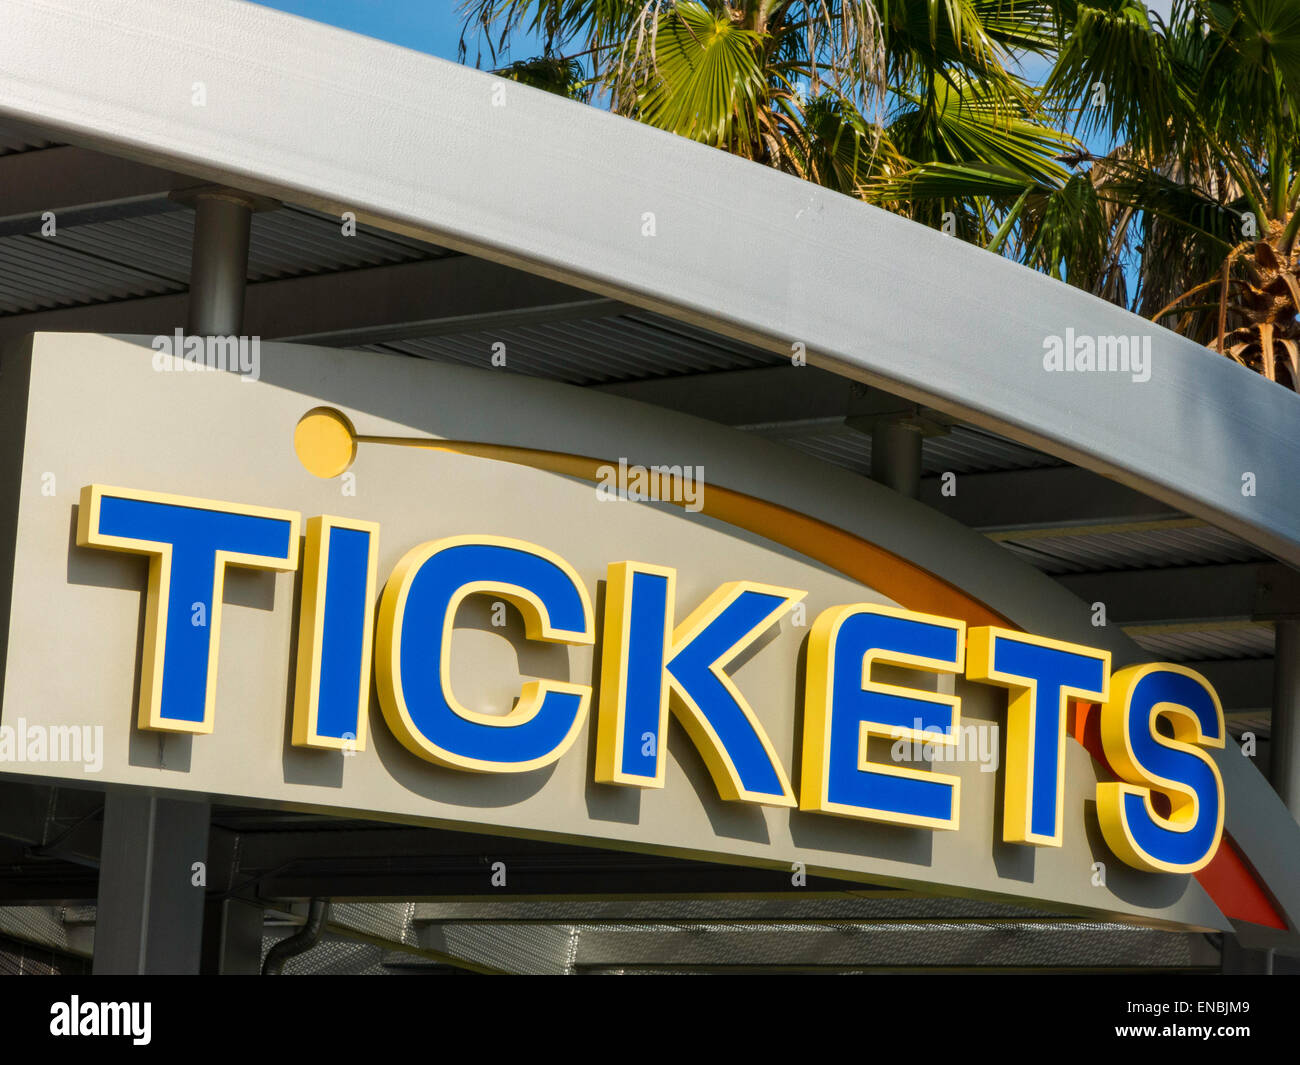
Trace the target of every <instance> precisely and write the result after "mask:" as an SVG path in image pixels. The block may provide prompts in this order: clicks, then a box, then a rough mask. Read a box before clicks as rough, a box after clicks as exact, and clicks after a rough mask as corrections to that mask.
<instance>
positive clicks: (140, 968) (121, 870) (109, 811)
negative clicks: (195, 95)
mask: <svg viewBox="0 0 1300 1065" xmlns="http://www.w3.org/2000/svg"><path fill="white" fill-rule="evenodd" d="M185 199H186V201H187V202H190V203H192V205H193V207H194V214H195V217H194V248H193V258H192V261H191V269H190V299H189V314H188V321H187V323H186V330H187V332H188V333H190V334H191V335H196V336H233V335H237V334H238V333H239V332H240V331H241V329H242V328H243V319H244V283H245V280H246V278H247V276H248V244H249V235H250V232H251V226H252V213H253V210H254V209H255V207H256V206H257V203H256V201H255V200H254V199H253V198H252V197H248V196H245V195H244V194H242V193H239V192H236V191H234V190H231V189H223V188H202V189H197V190H193V191H192V192H191V193H189V194H188V195H187V196H186V197H185ZM210 813H211V811H210V808H209V806H208V804H207V803H205V802H190V801H187V800H184V799H170V798H161V797H158V796H155V795H151V794H149V793H148V792H145V791H143V790H136V789H129V788H121V789H117V788H112V789H109V791H108V794H107V795H106V796H105V802H104V837H103V845H102V849H101V860H100V867H99V898H98V906H97V910H96V917H95V958H94V971H95V972H96V973H197V972H198V971H199V963H200V953H201V949H202V941H203V926H204V920H203V917H204V896H205V885H206V882H207V861H208V828H209V819H210ZM216 916H217V920H216V924H217V927H218V929H219V935H218V939H219V941H220V943H221V944H222V945H224V944H225V941H226V940H227V939H232V945H233V939H239V938H241V937H239V936H233V937H232V933H233V928H232V927H231V925H230V922H229V920H227V918H230V917H232V916H236V915H233V914H228V913H221V914H218V915H216ZM238 916H239V917H245V918H246V919H245V920H243V921H239V920H236V924H239V925H240V926H241V927H242V926H246V927H247V928H248V929H251V927H252V923H253V922H252V918H251V916H248V915H244V914H242V913H241V914H239V915H238ZM258 916H259V927H258V934H259V937H260V914H259V915H258ZM242 938H247V937H246V936H245V937H242ZM226 953H227V952H226V951H225V950H224V949H219V950H218V951H217V957H218V958H224V957H225V956H226ZM258 953H260V942H259V944H258ZM218 964H220V962H218Z"/></svg>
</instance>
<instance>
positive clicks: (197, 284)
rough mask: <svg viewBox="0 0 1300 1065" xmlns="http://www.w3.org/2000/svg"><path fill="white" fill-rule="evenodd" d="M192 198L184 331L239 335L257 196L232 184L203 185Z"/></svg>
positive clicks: (197, 334)
mask: <svg viewBox="0 0 1300 1065" xmlns="http://www.w3.org/2000/svg"><path fill="white" fill-rule="evenodd" d="M193 202H194V215H195V217H194V249H193V257H192V259H191V263H190V306H189V320H188V322H187V323H186V327H185V330H186V332H187V333H188V334H190V335H192V336H235V335H238V334H239V332H240V331H241V330H242V329H243V324H244V283H245V281H246V280H247V277H248V241H249V234H250V232H251V227H252V220H253V209H254V206H255V201H254V200H253V198H252V197H249V196H244V195H242V194H241V193H238V192H235V191H233V190H231V189H203V190H201V191H199V192H198V193H196V194H195V195H194V197H193Z"/></svg>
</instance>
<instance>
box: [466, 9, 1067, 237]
mask: <svg viewBox="0 0 1300 1065" xmlns="http://www.w3.org/2000/svg"><path fill="white" fill-rule="evenodd" d="M464 9H465V12H466V24H467V28H468V27H471V26H473V27H478V28H481V29H483V30H485V31H486V34H485V36H487V38H488V39H489V40H490V41H491V40H493V39H494V38H493V36H492V35H493V31H495V32H496V36H495V42H496V45H497V47H500V46H503V45H505V44H507V43H508V42H509V39H510V36H511V34H512V33H515V32H518V31H521V30H522V31H525V32H527V33H531V34H534V35H536V36H539V37H540V38H541V39H542V41H543V48H544V52H545V54H544V55H543V56H542V57H541V58H540V59H530V60H526V61H524V62H523V63H515V64H511V65H509V66H507V67H504V68H502V69H501V70H500V73H502V74H504V75H505V76H507V77H515V78H519V79H520V80H529V81H530V83H531V84H534V85H541V86H542V87H544V88H549V89H551V90H552V91H558V92H562V93H565V94H566V95H573V94H574V93H575V91H587V92H590V91H592V90H595V91H596V92H597V93H598V94H599V96H600V97H601V99H602V100H603V101H604V102H605V103H606V104H607V105H608V106H609V108H610V109H611V110H613V111H615V112H617V113H620V114H625V115H629V116H631V117H633V118H636V119H638V120H639V121H642V122H645V123H648V124H650V125H652V126H656V127H658V128H660V129H665V130H669V131H671V132H673V133H677V134H679V135H681V136H685V137H690V138H692V139H694V140H698V141H701V142H703V143H705V144H709V145H712V146H714V147H717V148H721V149H723V150H726V151H729V152H732V153H734V154H736V155H739V156H742V157H743V158H746V159H752V160H754V161H756V162H759V163H763V164H765V165H768V166H772V167H775V168H777V169H780V170H783V171H786V172H788V173H791V174H795V175H798V176H799V177H802V178H805V179H807V180H810V181H814V182H817V183H818V184H821V185H825V186H827V187H829V188H833V189H836V190H837V191H840V192H844V193H848V194H850V195H862V194H863V187H864V184H865V182H866V181H867V180H868V179H869V178H870V177H871V176H872V175H873V174H877V173H904V172H906V171H907V170H910V169H912V168H913V167H914V166H915V165H916V163H917V161H918V159H919V160H924V161H932V160H934V159H936V158H942V159H944V160H946V161H950V160H958V161H961V162H964V163H968V164H970V165H973V166H976V167H978V166H980V165H981V164H982V163H985V162H991V163H993V164H994V165H995V167H996V168H997V169H998V173H999V175H1001V176H1003V177H1005V176H1006V175H1007V173H1010V174H1012V175H1013V176H1016V175H1019V174H1020V170H1019V169H1018V168H1021V167H1024V168H1026V172H1027V173H1028V174H1030V175H1032V176H1034V177H1036V178H1039V177H1051V178H1053V179H1057V180H1064V179H1065V178H1066V177H1067V176H1068V175H1067V174H1066V173H1065V171H1064V170H1063V168H1062V167H1061V165H1060V164H1059V163H1057V162H1055V161H1054V159H1053V156H1054V155H1056V154H1059V153H1060V152H1061V151H1062V150H1063V148H1064V147H1066V146H1068V145H1069V144H1071V143H1072V141H1071V140H1070V138H1067V137H1063V136H1061V135H1059V134H1054V133H1052V131H1042V130H1038V129H1031V128H1030V127H1031V125H1032V123H1030V122H1029V121H1028V116H1029V114H1030V112H1031V110H1032V108H1033V92H1032V90H1031V89H1030V87H1029V86H1028V85H1027V84H1026V83H1025V82H1024V81H1023V80H1022V79H1021V78H1020V77H1018V76H1017V75H1016V74H1015V73H1014V72H1013V71H1012V69H1011V67H1012V66H1013V63H1012V61H1013V60H1014V59H1015V58H1016V57H1017V56H1018V55H1020V54H1023V53H1027V52H1038V53H1040V54H1043V53H1046V51H1047V50H1048V49H1049V48H1050V47H1051V46H1052V45H1053V43H1054V37H1053V36H1052V26H1053V23H1052V18H1053V15H1054V8H1053V5H1052V4H1051V3H1050V2H1048V0H468V2H467V3H465V5H464ZM575 62H577V63H580V71H581V72H580V73H575V72H574V68H573V66H572V65H571V64H573V63H575ZM539 69H541V70H543V72H544V73H546V74H547V75H558V76H554V77H548V78H546V79H539V78H538V77H536V74H537V71H538V70H539ZM918 152H919V153H921V154H920V155H919V156H918V155H915V154H913V153H918ZM934 152H939V153H940V154H939V155H935V154H932V153H934ZM1012 198H1013V199H1014V197H1012ZM950 208H951V210H950ZM930 213H932V214H934V216H935V220H936V223H937V222H938V220H939V219H941V218H943V217H944V216H946V215H948V214H950V213H951V214H952V216H953V217H954V219H955V220H956V221H955V222H954V227H955V228H956V229H958V230H960V231H961V232H962V233H964V234H966V235H967V236H970V237H972V238H974V237H975V236H976V231H977V229H978V228H979V227H980V225H981V224H982V225H983V226H984V227H985V228H986V229H987V228H988V227H989V226H990V225H991V224H992V221H991V220H992V218H993V217H994V215H995V213H996V212H995V210H994V205H993V204H992V202H991V201H989V200H988V198H987V197H985V198H984V199H983V200H982V201H981V202H979V203H974V204H972V203H967V202H965V201H963V202H960V203H957V202H954V203H953V204H951V205H939V206H938V207H937V208H936V209H935V210H934V211H931V212H930ZM990 233H991V230H990ZM986 235H987V234H986Z"/></svg>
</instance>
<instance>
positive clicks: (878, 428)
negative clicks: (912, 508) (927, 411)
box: [871, 418, 925, 499]
mask: <svg viewBox="0 0 1300 1065" xmlns="http://www.w3.org/2000/svg"><path fill="white" fill-rule="evenodd" d="M924 437H925V433H924V431H923V430H922V428H921V426H919V425H917V424H915V423H913V422H911V421H905V420H903V419H899V418H882V419H880V420H879V421H877V422H876V423H875V425H874V426H872V429H871V479H872V480H873V481H879V482H880V483H881V484H883V485H887V486H888V487H890V488H892V489H893V490H894V491H895V492H898V493H900V494H901V495H905V496H910V497H911V498H912V499H915V498H917V496H919V495H920V494H921V442H922V440H923V439H924Z"/></svg>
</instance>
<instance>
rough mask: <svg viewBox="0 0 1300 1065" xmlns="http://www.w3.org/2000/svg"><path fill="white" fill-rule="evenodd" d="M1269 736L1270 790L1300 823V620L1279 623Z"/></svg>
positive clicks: (1277, 626) (1274, 660)
mask: <svg viewBox="0 0 1300 1065" xmlns="http://www.w3.org/2000/svg"><path fill="white" fill-rule="evenodd" d="M1276 628H1277V650H1276V651H1275V652H1274V658H1273V718H1272V728H1271V732H1270V737H1269V750H1270V751H1271V752H1272V759H1271V760H1272V763H1273V764H1272V767H1271V770H1270V778H1271V779H1272V782H1273V788H1274V790H1275V791H1276V792H1277V793H1278V795H1279V796H1280V797H1281V799H1282V801H1283V802H1284V803H1285V804H1286V808H1287V809H1288V810H1290V811H1291V816H1292V817H1294V818H1295V819H1296V820H1297V821H1300V621H1279V622H1277V625H1276Z"/></svg>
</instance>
